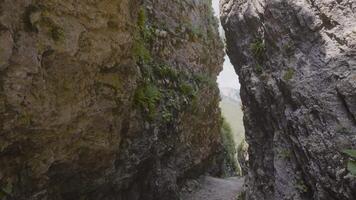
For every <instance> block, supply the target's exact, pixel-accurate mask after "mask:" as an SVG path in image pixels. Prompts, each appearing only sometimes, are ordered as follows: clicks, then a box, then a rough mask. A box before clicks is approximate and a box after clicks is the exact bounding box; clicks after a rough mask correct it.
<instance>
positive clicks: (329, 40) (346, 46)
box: [221, 0, 356, 200]
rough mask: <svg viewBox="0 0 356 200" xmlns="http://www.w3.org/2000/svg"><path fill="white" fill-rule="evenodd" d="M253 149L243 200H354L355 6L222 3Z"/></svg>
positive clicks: (296, 0) (294, 1) (343, 1)
mask: <svg viewBox="0 0 356 200" xmlns="http://www.w3.org/2000/svg"><path fill="white" fill-rule="evenodd" d="M221 10H222V11H221V20H222V24H223V26H224V29H225V32H226V43H227V52H228V55H229V57H230V59H231V61H232V63H233V65H234V66H235V69H236V71H237V73H238V74H239V77H240V83H241V97H242V102H243V106H244V111H245V112H244V114H245V117H244V123H245V128H246V138H247V142H248V144H249V175H248V178H247V185H248V190H247V199H250V200H251V199H253V200H261V199H264V200H271V199H274V200H284V199H286V200H287V199H294V200H296V199H320V200H351V199H356V190H355V188H356V180H355V177H352V176H351V175H350V173H349V172H348V170H347V169H346V165H347V160H348V158H347V157H346V156H345V155H343V154H342V153H341V152H342V151H343V150H344V149H356V118H355V114H356V113H355V105H356V99H355V97H356V2H355V1H352V0H337V1H330V0H313V1H307V0H265V1H264V0H222V2H221Z"/></svg>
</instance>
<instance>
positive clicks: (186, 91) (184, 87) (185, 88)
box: [179, 83, 195, 97]
mask: <svg viewBox="0 0 356 200" xmlns="http://www.w3.org/2000/svg"><path fill="white" fill-rule="evenodd" d="M179 89H180V91H181V93H182V94H183V95H185V96H189V97H192V96H195V91H194V88H193V86H192V85H191V84H189V83H182V84H181V85H180V86H179Z"/></svg>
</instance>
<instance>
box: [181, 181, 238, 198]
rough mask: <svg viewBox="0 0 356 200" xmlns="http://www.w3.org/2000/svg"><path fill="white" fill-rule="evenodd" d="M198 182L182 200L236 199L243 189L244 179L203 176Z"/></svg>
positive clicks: (183, 195)
mask: <svg viewBox="0 0 356 200" xmlns="http://www.w3.org/2000/svg"><path fill="white" fill-rule="evenodd" d="M198 184H199V187H198V188H197V189H196V190H195V191H192V192H185V193H184V194H182V200H236V197H237V196H238V194H239V193H240V192H241V191H242V187H243V184H244V179H243V178H238V177H232V178H226V179H220V178H213V177H202V178H200V179H199V180H198Z"/></svg>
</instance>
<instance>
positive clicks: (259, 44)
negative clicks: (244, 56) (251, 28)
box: [250, 38, 266, 61]
mask: <svg viewBox="0 0 356 200" xmlns="http://www.w3.org/2000/svg"><path fill="white" fill-rule="evenodd" d="M250 50H251V51H252V54H253V56H254V57H255V58H256V59H257V60H258V61H263V59H264V56H265V53H266V46H265V43H264V42H263V40H262V39H260V38H259V39H256V40H255V41H254V42H253V43H251V45H250Z"/></svg>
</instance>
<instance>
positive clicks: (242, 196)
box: [236, 191, 246, 200]
mask: <svg viewBox="0 0 356 200" xmlns="http://www.w3.org/2000/svg"><path fill="white" fill-rule="evenodd" d="M245 199H246V191H242V192H240V193H239V194H238V195H237V197H236V200H245Z"/></svg>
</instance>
